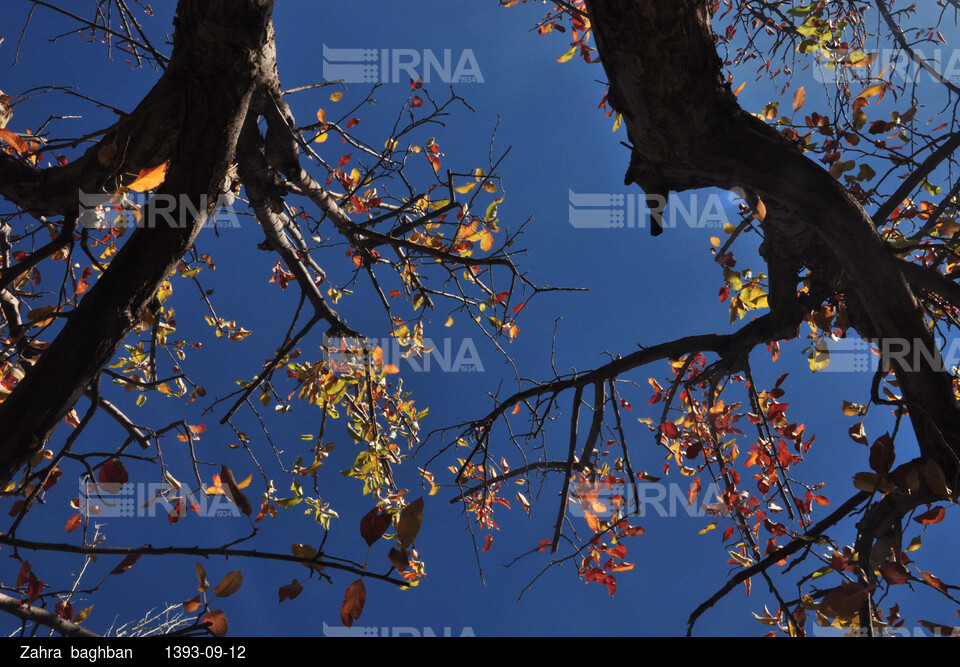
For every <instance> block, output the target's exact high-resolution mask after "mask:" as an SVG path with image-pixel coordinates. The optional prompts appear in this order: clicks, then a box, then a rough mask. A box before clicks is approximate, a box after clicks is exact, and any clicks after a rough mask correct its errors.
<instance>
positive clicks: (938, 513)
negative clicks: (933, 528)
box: [913, 506, 947, 526]
mask: <svg viewBox="0 0 960 667" xmlns="http://www.w3.org/2000/svg"><path fill="white" fill-rule="evenodd" d="M946 515H947V510H946V508H945V507H942V506H940V507H934V508H933V509H930V510H928V511H926V512H924V513H923V514H921V515H919V516H915V517H913V520H914V521H916V522H917V523H921V524H923V525H924V526H929V525H932V524H934V523H940V522H941V521H943V519H944V517H945V516H946Z"/></svg>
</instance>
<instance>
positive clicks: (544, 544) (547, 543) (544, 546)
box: [537, 540, 553, 551]
mask: <svg viewBox="0 0 960 667" xmlns="http://www.w3.org/2000/svg"><path fill="white" fill-rule="evenodd" d="M552 544H553V542H552V541H550V540H541V542H540V544H538V545H537V551H545V550H546V549H549V548H550V546H551V545H552Z"/></svg>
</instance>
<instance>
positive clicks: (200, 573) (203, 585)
mask: <svg viewBox="0 0 960 667" xmlns="http://www.w3.org/2000/svg"><path fill="white" fill-rule="evenodd" d="M195 565H196V569H197V581H198V582H199V583H198V584H197V590H198V591H200V592H201V593H206V592H207V590H208V589H209V588H210V582H209V581H207V571H206V570H205V569H203V565H201V564H200V563H199V562H195Z"/></svg>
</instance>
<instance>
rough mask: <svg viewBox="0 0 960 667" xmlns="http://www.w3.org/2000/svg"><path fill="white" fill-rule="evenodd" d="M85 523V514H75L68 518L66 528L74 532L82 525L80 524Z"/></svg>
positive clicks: (69, 531)
mask: <svg viewBox="0 0 960 667" xmlns="http://www.w3.org/2000/svg"><path fill="white" fill-rule="evenodd" d="M81 523H83V516H81V515H80V514H74V515H73V516H72V517H70V518H69V519H67V525H66V529H67V532H68V533H72V532H73V531H75V530H76V529H77V528H79V527H80V524H81Z"/></svg>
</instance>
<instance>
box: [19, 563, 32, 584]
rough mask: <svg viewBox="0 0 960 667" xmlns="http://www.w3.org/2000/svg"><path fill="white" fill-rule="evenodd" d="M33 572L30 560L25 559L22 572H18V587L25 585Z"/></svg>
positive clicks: (21, 566) (21, 568)
mask: <svg viewBox="0 0 960 667" xmlns="http://www.w3.org/2000/svg"><path fill="white" fill-rule="evenodd" d="M32 574H33V572H32V571H31V569H30V561H26V560H25V561H23V563H21V565H20V572H19V573H18V574H17V588H19V587H20V586H23V585H24V584H25V583H27V582H28V581H29V580H30V576H31V575H32Z"/></svg>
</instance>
